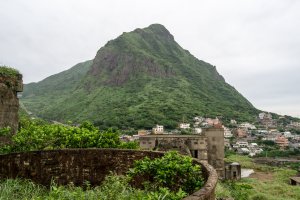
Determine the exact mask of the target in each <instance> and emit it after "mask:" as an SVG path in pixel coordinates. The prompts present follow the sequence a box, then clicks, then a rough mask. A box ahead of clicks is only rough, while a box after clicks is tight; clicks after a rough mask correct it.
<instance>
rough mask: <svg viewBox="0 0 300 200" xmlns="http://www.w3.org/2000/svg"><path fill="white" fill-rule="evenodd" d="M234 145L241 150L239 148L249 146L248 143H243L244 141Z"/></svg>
mask: <svg viewBox="0 0 300 200" xmlns="http://www.w3.org/2000/svg"><path fill="white" fill-rule="evenodd" d="M236 144H237V145H238V146H239V147H240V148H241V147H248V146H249V144H248V142H244V141H239V142H237V143H236Z"/></svg>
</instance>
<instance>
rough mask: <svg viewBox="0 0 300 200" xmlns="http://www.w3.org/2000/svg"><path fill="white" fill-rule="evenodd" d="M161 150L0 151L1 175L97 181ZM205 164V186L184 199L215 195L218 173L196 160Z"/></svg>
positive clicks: (65, 181) (47, 180) (201, 199)
mask: <svg viewBox="0 0 300 200" xmlns="http://www.w3.org/2000/svg"><path fill="white" fill-rule="evenodd" d="M162 155H163V153H162V152H151V151H135V150H119V149H65V150H51V151H33V152H24V153H12V154H5V155H0V179H4V178H16V177H20V178H29V179H31V180H33V181H34V182H37V183H40V184H43V185H49V184H50V182H51V180H52V179H54V180H55V181H56V182H57V183H58V184H68V183H70V182H72V183H74V184H75V185H81V184H83V183H84V181H89V182H90V183H91V184H92V185H98V184H99V183H101V181H103V180H104V178H105V176H106V175H107V174H109V172H110V171H114V172H115V173H117V174H123V173H124V172H126V171H127V170H128V168H129V167H131V166H132V165H133V163H134V160H138V159H142V158H143V157H145V156H148V157H149V158H152V159H153V158H157V157H161V156H162ZM194 162H195V163H197V164H199V165H201V166H202V171H203V174H204V177H205V179H206V180H207V181H206V184H205V186H204V187H203V188H202V189H200V190H199V191H197V192H195V193H194V194H192V195H191V196H189V197H186V198H185V200H206V199H207V200H212V199H215V194H214V190H215V187H216V184H217V180H218V176H217V173H216V171H215V170H214V168H213V167H211V166H210V165H208V164H206V163H203V162H200V161H199V160H194Z"/></svg>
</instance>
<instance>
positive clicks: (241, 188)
mask: <svg viewBox="0 0 300 200" xmlns="http://www.w3.org/2000/svg"><path fill="white" fill-rule="evenodd" d="M226 161H228V162H239V163H240V164H241V166H242V167H244V168H252V169H254V170H256V171H260V172H268V173H272V176H273V179H272V180H259V179H255V178H243V179H242V180H240V181H236V182H219V183H218V185H217V189H216V195H217V197H218V198H225V197H226V198H234V199H238V200H299V199H300V187H296V186H291V185H290V184H289V178H290V177H291V176H294V175H295V174H296V173H297V172H296V171H295V170H292V169H287V168H278V167H271V166H267V165H260V164H256V163H254V162H253V161H252V159H251V158H249V157H247V156H241V155H230V156H228V157H227V158H226Z"/></svg>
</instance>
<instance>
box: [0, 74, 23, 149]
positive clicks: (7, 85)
mask: <svg viewBox="0 0 300 200" xmlns="http://www.w3.org/2000/svg"><path fill="white" fill-rule="evenodd" d="M22 90H23V83H22V75H18V76H13V77H9V76H0V128H3V127H7V126H9V127H10V128H11V129H12V133H15V132H16V131H17V130H18V125H19V117H18V111H19V100H18V97H17V92H21V91H22ZM7 142H9V141H8V139H7V138H6V137H0V145H1V143H7Z"/></svg>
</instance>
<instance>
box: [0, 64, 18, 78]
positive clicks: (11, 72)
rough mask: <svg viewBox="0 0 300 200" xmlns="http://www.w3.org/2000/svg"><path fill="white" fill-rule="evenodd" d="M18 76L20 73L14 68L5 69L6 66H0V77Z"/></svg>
mask: <svg viewBox="0 0 300 200" xmlns="http://www.w3.org/2000/svg"><path fill="white" fill-rule="evenodd" d="M19 74H20V72H19V71H18V70H16V69H14V68H11V67H7V66H0V75H1V76H10V77H11V76H12V77H15V76H17V75H19Z"/></svg>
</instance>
